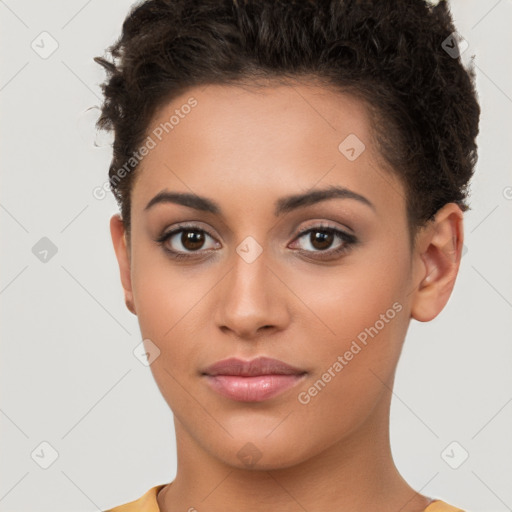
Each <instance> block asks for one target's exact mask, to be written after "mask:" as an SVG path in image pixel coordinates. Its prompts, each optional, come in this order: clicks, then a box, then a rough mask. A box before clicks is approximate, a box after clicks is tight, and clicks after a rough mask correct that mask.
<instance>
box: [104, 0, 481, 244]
mask: <svg viewBox="0 0 512 512" xmlns="http://www.w3.org/2000/svg"><path fill="white" fill-rule="evenodd" d="M456 35H457V34H456V31H455V28H454V25H453V20H452V16H451V12H450V10H449V7H448V5H447V3H446V2H445V1H443V0H441V1H440V2H439V3H438V4H437V5H435V6H434V5H431V4H429V3H428V2H426V1H424V0H147V1H144V2H139V3H137V4H135V5H134V6H133V7H132V8H131V10H130V12H129V14H128V16H127V17H126V19H125V21H124V23H123V27H122V34H121V35H120V37H119V39H118V40H117V41H116V42H115V43H114V44H113V45H112V46H110V47H109V48H108V49H107V51H108V52H109V53H110V56H111V59H110V60H107V59H106V58H103V57H96V58H95V59H94V60H95V61H96V62H97V63H99V64H100V65H102V66H103V67H104V68H105V70H106V73H107V78H106V80H105V82H104V83H103V84H101V87H102V91H103V95H104V101H103V105H102V107H101V114H100V117H99V119H98V121H97V128H99V129H105V130H113V132H114V143H113V157H112V162H111V165H110V168H109V179H110V187H111V190H112V192H113V193H114V196H115V198H116V200H117V202H118V204H119V207H120V210H121V216H122V218H123V222H124V224H125V227H126V229H127V231H128V234H129V231H130V192H131V189H132V187H133V183H134V176H135V175H136V172H135V170H136V167H137V163H138V162H137V159H134V158H132V156H133V153H134V151H136V149H137V148H138V147H139V146H140V144H141V143H142V141H143V140H144V138H145V137H146V136H147V130H148V127H149V125H150V122H151V120H152V118H153V116H154V115H155V113H156V112H157V110H158V109H159V108H161V107H162V106H164V105H165V104H166V103H167V102H169V101H172V99H173V98H175V97H177V96H178V95H180V94H182V93H183V92H184V91H186V90H187V89H189V88H191V87H194V86H199V85H204V84H213V83H215V84H235V83H244V82H245V83H247V84H251V83H256V81H257V80H258V79H259V78H263V79H276V80H280V81H282V80H287V79H295V80H301V79H302V80H311V79H312V78H313V79H319V80H321V81H322V83H324V84H326V86H333V87H334V88H335V89H337V90H339V91H344V92H349V93H352V94H354V95H356V96H358V97H359V98H361V99H363V100H364V101H365V104H366V105H367V107H368V111H369V112H370V113H371V115H372V120H373V121H372V131H373V133H374V139H375V141H376V144H377V147H378V150H379V155H381V156H382V157H383V159H384V160H383V161H384V162H385V163H387V164H389V169H390V170H391V171H392V172H395V173H397V175H398V176H399V177H400V178H401V180H402V183H403V184H404V188H405V191H406V198H405V199H406V206H407V216H408V223H409V229H410V234H411V235H412V236H413V235H414V233H415V232H416V230H417V228H418V227H420V226H422V225H424V224H425V223H426V222H427V221H429V220H431V219H432V218H433V217H434V215H435V213H436V212H437V210H438V209H439V208H440V207H442V206H443V205H444V204H446V203H449V202H455V203H457V204H458V205H459V206H460V208H461V209H462V211H466V210H467V209H469V206H468V204H467V203H466V200H467V197H468V186H469V185H468V184H469V181H470V179H471V177H472V175H473V172H474V166H475V164H476V160H477V146H476V137H477V135H478V123H479V117H480V107H479V104H478V101H477V94H476V90H475V86H474V71H473V69H472V67H470V66H468V69H466V68H465V67H464V65H463V64H462V62H461V58H460V55H459V53H458V51H455V52H448V51H446V42H447V41H449V42H450V44H449V47H450V48H455V50H458V46H457V41H456V37H455V36H456ZM127 162H130V166H129V168H128V170H129V171H131V172H124V173H122V175H123V179H119V174H117V172H118V170H119V169H121V168H124V169H125V170H126V169H127Z"/></svg>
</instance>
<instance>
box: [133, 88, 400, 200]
mask: <svg viewBox="0 0 512 512" xmlns="http://www.w3.org/2000/svg"><path fill="white" fill-rule="evenodd" d="M147 135H148V137H149V138H151V140H152V141H153V144H152V146H153V148H152V149H151V150H150V151H149V153H148V154H147V155H146V156H145V157H144V159H143V160H142V162H141V164H140V166H139V169H138V171H137V173H138V177H137V180H136V184H135V187H134V189H133V193H132V206H133V209H136V208H140V209H143V208H144V206H145V204H146V203H147V201H149V200H150V199H151V198H152V197H153V196H154V195H155V194H157V193H158V192H160V191H161V190H163V189H167V190H178V191H184V192H189V193H190V192H191V193H196V194H198V195H203V196H208V197H217V198H219V201H218V202H223V200H224V202H226V201H229V202H231V204H232V205H233V206H235V205H234V203H235V202H236V200H237V199H238V202H239V203H240V204H239V205H238V206H239V208H238V210H240V208H242V207H243V206H244V205H245V206H248V205H249V204H252V203H254V198H255V197H259V199H260V204H261V201H262V200H264V199H265V198H269V199H271V201H272V204H273V201H274V199H275V197H278V196H281V195H286V194H290V193H293V192H303V191H305V190H308V189H311V188H313V187H315V185H316V184H318V186H322V187H326V186H329V185H338V186H339V185H341V186H344V187H347V188H350V189H351V190H353V191H355V192H357V193H361V194H363V195H365V196H371V197H372V199H371V201H372V202H374V203H376V204H379V203H383V202H389V197H390V196H389V193H390V190H389V188H390V187H391V189H392V190H391V191H393V190H394V194H395V195H396V196H397V197H396V198H395V201H394V204H396V205H397V207H398V208H400V206H403V204H402V203H403V202H404V197H403V188H402V185H401V183H400V182H399V180H398V179H397V178H396V177H395V176H393V175H391V174H389V172H387V171H386V170H384V169H383V167H382V166H381V164H380V163H379V161H380V159H379V155H378V153H377V152H376V149H375V146H374V143H373V140H372V138H373V132H372V122H371V118H370V116H369V114H368V110H367V108H366V105H365V104H364V103H363V102H362V101H361V100H359V99H357V98H355V97H354V96H352V95H349V94H344V93H340V92H336V91H334V90H332V89H328V88H326V87H323V86H321V85H314V84H303V83H297V84H293V85H292V84H288V85H283V84H274V85H267V86H264V87H252V86H239V85H214V84H210V85H207V86H203V87H195V88H191V89H189V90H188V91H187V92H185V93H184V94H182V95H181V96H179V97H177V98H175V99H174V100H173V101H171V102H170V103H168V104H166V105H164V106H163V107H162V108H161V109H159V111H158V112H157V114H156V115H155V117H154V118H153V120H152V122H151V123H150V126H149V128H148V131H147Z"/></svg>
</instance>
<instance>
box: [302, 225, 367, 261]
mask: <svg viewBox="0 0 512 512" xmlns="http://www.w3.org/2000/svg"><path fill="white" fill-rule="evenodd" d="M336 242H337V243H336ZM357 242H358V240H357V238H356V237H355V236H354V235H351V234H349V233H345V232H344V231H341V230H340V229H337V228H333V227H327V226H316V227H312V228H308V229H305V230H303V231H301V232H300V233H299V236H298V237H297V238H296V240H295V242H294V245H295V246H296V247H297V248H298V249H299V253H301V254H303V255H306V256H308V257H310V256H312V257H314V258H316V259H324V260H325V259H334V258H337V257H339V256H342V255H344V254H345V253H346V252H348V251H349V250H350V249H351V247H352V246H354V245H355V244H357Z"/></svg>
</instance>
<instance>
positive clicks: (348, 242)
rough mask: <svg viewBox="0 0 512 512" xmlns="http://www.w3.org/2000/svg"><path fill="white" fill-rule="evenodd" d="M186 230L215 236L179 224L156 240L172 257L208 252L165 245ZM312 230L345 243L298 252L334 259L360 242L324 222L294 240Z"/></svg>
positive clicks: (189, 257)
mask: <svg viewBox="0 0 512 512" xmlns="http://www.w3.org/2000/svg"><path fill="white" fill-rule="evenodd" d="M184 231H195V232H199V233H206V234H207V235H208V236H209V237H211V238H215V237H214V236H212V235H211V234H210V233H209V232H208V231H207V230H205V229H202V228H199V227H198V226H195V225H178V226H177V227H176V228H174V229H173V230H171V231H168V232H165V233H162V234H161V235H160V236H159V237H158V238H157V239H156V240H155V242H157V243H158V245H160V246H161V247H162V248H163V250H164V251H165V252H166V253H167V254H169V256H170V257H172V258H173V259H176V260H188V259H192V258H197V256H196V253H200V252H206V251H201V250H198V251H193V252H192V253H191V254H187V253H182V252H178V251H174V250H172V249H169V248H168V247H166V246H164V244H165V242H167V241H168V240H169V239H170V238H172V237H173V236H174V235H176V234H177V233H182V232H184ZM312 232H313V233H314V232H322V233H328V234H334V235H335V236H336V237H338V238H339V239H341V241H342V242H343V244H342V245H340V247H338V248H337V249H331V250H325V251H322V250H318V251H306V250H304V249H299V250H298V252H300V253H302V254H304V253H307V254H308V256H309V254H311V253H312V252H313V253H318V254H326V255H328V256H326V257H324V256H321V257H318V256H315V257H314V258H315V259H317V260H322V259H332V258H333V257H336V256H341V255H343V254H344V253H346V252H348V251H349V250H350V249H351V248H352V246H354V245H355V244H357V243H358V240H357V238H356V237H355V236H354V235H351V234H349V233H345V232H344V231H341V230H340V229H338V228H334V227H332V226H328V225H324V224H319V225H317V226H313V227H309V228H304V229H302V230H300V231H299V232H298V234H297V236H296V238H295V239H294V240H298V239H300V238H302V237H304V236H305V235H307V234H309V233H312ZM212 250H214V249H209V250H208V252H209V251H212Z"/></svg>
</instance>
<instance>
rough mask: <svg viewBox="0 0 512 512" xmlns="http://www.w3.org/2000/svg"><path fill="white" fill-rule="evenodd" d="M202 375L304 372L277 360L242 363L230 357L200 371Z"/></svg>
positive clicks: (288, 373)
mask: <svg viewBox="0 0 512 512" xmlns="http://www.w3.org/2000/svg"><path fill="white" fill-rule="evenodd" d="M202 373H203V375H212V376H214V375H236V376H239V377H254V376H257V375H301V374H304V373H306V371H305V370H301V369H300V368H296V367H294V366H291V365H289V364H287V363H285V362H283V361H279V360H278V359H272V358H270V357H257V358H255V359H252V360H250V361H243V360H242V359H237V358H236V357H230V358H228V359H223V360H222V361H218V362H216V363H214V364H212V365H210V366H208V367H207V368H205V369H204V370H203V371H202Z"/></svg>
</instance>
